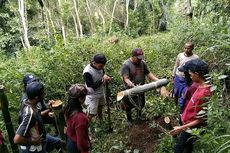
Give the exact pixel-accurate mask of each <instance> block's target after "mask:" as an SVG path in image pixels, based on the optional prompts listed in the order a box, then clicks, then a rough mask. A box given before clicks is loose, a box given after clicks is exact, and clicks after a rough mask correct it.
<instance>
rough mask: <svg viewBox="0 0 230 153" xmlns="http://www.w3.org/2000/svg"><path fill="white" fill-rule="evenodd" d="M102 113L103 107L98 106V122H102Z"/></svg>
mask: <svg viewBox="0 0 230 153" xmlns="http://www.w3.org/2000/svg"><path fill="white" fill-rule="evenodd" d="M102 111H103V105H100V106H98V110H97V117H98V119H99V121H100V122H101V121H103V114H102Z"/></svg>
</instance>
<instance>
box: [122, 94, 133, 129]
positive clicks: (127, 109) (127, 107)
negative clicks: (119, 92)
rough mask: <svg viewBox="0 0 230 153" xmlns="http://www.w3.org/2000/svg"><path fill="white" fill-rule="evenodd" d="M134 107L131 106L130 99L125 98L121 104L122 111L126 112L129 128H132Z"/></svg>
mask: <svg viewBox="0 0 230 153" xmlns="http://www.w3.org/2000/svg"><path fill="white" fill-rule="evenodd" d="M132 108H133V106H132V105H131V103H130V101H129V98H128V97H124V98H123V100H122V102H121V109H122V110H124V111H125V114H126V120H127V126H128V127H131V126H132V122H133V120H132V112H131V110H132Z"/></svg>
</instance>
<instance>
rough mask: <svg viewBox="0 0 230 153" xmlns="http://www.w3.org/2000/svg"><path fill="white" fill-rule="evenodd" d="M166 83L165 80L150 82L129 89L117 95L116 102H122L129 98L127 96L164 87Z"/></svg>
mask: <svg viewBox="0 0 230 153" xmlns="http://www.w3.org/2000/svg"><path fill="white" fill-rule="evenodd" d="M168 82H169V81H168V80H167V79H160V80H158V81H155V82H151V83H148V84H144V85H140V86H135V87H133V88H131V89H127V90H124V91H121V92H119V93H117V101H120V100H122V99H123V98H124V97H125V96H129V95H130V96H132V95H135V94H139V93H143V92H145V91H149V90H151V89H155V88H159V87H162V86H164V85H167V84H168Z"/></svg>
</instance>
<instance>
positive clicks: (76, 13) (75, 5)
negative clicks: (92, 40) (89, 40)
mask: <svg viewBox="0 0 230 153" xmlns="http://www.w3.org/2000/svg"><path fill="white" fill-rule="evenodd" d="M76 1H77V0H73V4H74V11H75V15H76V17H77V23H78V27H79V32H80V33H79V34H80V37H83V30H82V24H81V19H80V17H79V13H78V9H77V4H76Z"/></svg>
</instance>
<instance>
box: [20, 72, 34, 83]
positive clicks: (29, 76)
mask: <svg viewBox="0 0 230 153" xmlns="http://www.w3.org/2000/svg"><path fill="white" fill-rule="evenodd" d="M34 81H37V79H36V77H35V76H34V75H33V74H26V75H25V76H24V78H23V80H22V82H23V83H24V84H25V85H26V84H29V83H31V82H34Z"/></svg>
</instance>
